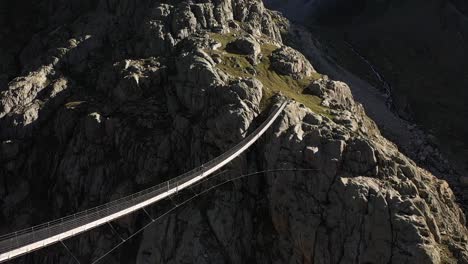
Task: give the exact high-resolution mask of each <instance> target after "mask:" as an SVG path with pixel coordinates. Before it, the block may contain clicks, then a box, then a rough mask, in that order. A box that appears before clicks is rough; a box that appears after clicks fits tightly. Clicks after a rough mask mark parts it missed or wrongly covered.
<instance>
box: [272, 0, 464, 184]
mask: <svg viewBox="0 0 468 264" xmlns="http://www.w3.org/2000/svg"><path fill="white" fill-rule="evenodd" d="M265 2H266V3H268V5H269V6H271V7H272V8H275V9H278V10H280V11H282V12H283V14H285V15H287V16H288V17H289V18H291V19H293V20H296V21H299V22H300V23H303V24H304V25H305V26H307V27H311V28H313V29H312V30H313V31H314V32H315V35H316V37H318V36H320V38H321V41H322V43H323V44H324V45H325V46H326V49H327V50H328V52H329V53H330V56H332V57H334V59H335V61H336V62H337V63H338V64H340V65H342V66H344V67H345V68H347V69H348V70H349V71H351V72H353V73H354V74H356V75H357V76H359V77H360V78H362V79H364V80H366V81H368V82H370V83H371V84H372V85H374V86H375V87H376V88H377V89H382V90H384V89H385V90H391V98H392V103H393V106H394V110H395V112H396V113H397V114H398V115H399V116H401V117H403V118H404V119H406V120H410V121H411V122H415V123H417V124H418V125H419V126H421V127H422V128H423V129H424V130H425V131H426V133H428V134H431V138H432V140H431V141H432V144H431V145H432V146H431V148H433V147H434V146H437V147H438V148H440V149H441V150H442V152H443V153H444V155H445V156H446V157H447V158H448V159H449V160H450V161H451V163H452V164H453V165H455V167H456V168H457V170H458V171H459V172H461V173H462V174H466V173H467V171H468V170H467V168H468V167H467V164H468V163H467V162H468V160H467V159H466V157H468V155H467V150H468V147H467V146H468V144H467V141H466V135H467V133H468V130H467V128H468V127H467V126H466V121H465V120H466V118H465V116H466V115H467V113H468V108H467V107H466V104H465V103H464V101H465V99H466V98H468V94H467V89H466V87H467V85H468V79H467V75H466V74H465V72H466V70H467V69H468V65H467V63H466V62H467V54H468V53H467V52H466V46H467V39H468V12H467V10H468V5H467V3H466V1H458V0H456V1H455V0H440V1H439V0H435V1H420V0H411V1H405V2H401V1H391V0H389V1H374V0H369V1H366V0H363V1H336V0H325V1H318V0H311V1H307V3H308V5H306V6H305V8H308V10H307V11H306V10H304V9H300V8H297V7H298V6H300V5H294V4H292V3H291V1H275V0H267V1H265ZM350 5H352V6H353V8H349V7H350ZM376 71H377V74H376ZM382 78H383V80H382ZM423 152H424V151H421V154H420V155H421V156H424V157H425V156H427V155H425V154H424V153H423ZM429 152H430V151H429ZM464 182H466V179H462V180H461V184H462V185H464V186H466V184H465V183H464Z"/></svg>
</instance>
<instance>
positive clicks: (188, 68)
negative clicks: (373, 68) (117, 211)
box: [0, 0, 468, 263]
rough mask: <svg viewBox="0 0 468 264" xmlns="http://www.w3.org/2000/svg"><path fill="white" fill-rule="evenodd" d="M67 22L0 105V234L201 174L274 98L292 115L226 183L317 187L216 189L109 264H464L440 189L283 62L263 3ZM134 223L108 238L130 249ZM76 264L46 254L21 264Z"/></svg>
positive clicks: (327, 92)
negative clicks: (123, 239)
mask: <svg viewBox="0 0 468 264" xmlns="http://www.w3.org/2000/svg"><path fill="white" fill-rule="evenodd" d="M43 3H48V1H44V2H43ZM56 4H57V6H61V7H62V8H58V9H57V10H61V9H62V10H63V9H65V10H67V8H68V7H69V6H70V5H69V4H63V3H62V4H60V2H57V3H56ZM52 10H54V9H52ZM80 12H81V11H80ZM59 13H60V11H57V14H56V15H58V14H59ZM52 17H54V16H53V15H52ZM76 17H77V18H76V19H75V20H72V21H70V22H68V23H65V24H64V25H62V26H60V27H58V28H56V27H55V26H51V27H50V28H49V27H47V26H45V27H43V29H42V30H41V31H39V32H37V33H36V34H34V36H33V37H32V39H31V40H30V41H29V43H28V44H27V45H26V46H25V47H24V48H22V49H21V55H20V57H21V67H20V68H21V71H20V72H21V73H19V74H18V75H17V76H16V77H15V78H12V80H11V81H9V83H8V85H6V86H5V87H2V88H1V89H0V91H1V94H0V102H1V103H0V128H1V129H0V140H1V145H0V153H1V156H0V157H1V158H0V162H1V163H0V164H1V166H0V179H1V180H0V182H2V184H1V185H0V197H1V199H0V201H1V202H0V231H1V232H2V233H6V232H8V231H11V230H15V229H18V228H21V227H27V226H30V225H32V224H37V223H40V222H42V221H44V220H51V219H53V218H55V217H59V216H63V215H66V214H69V213H72V212H76V211H80V210H83V209H86V208H89V207H91V206H94V205H98V204H101V203H104V202H106V201H109V200H112V199H114V198H116V197H121V196H123V195H126V194H129V193H133V192H135V191H137V190H140V189H142V188H144V187H146V186H150V185H153V184H156V183H159V182H161V181H164V180H167V179H169V178H171V177H175V176H177V175H178V174H180V173H182V172H184V171H186V170H188V169H191V168H193V167H196V166H198V165H199V164H201V163H203V162H206V161H208V160H210V159H211V158H213V157H214V156H216V155H219V154H221V153H223V152H224V151H226V150H227V149H229V147H230V146H232V145H234V144H236V143H237V142H239V141H240V140H241V139H242V138H243V137H245V135H246V133H248V132H249V131H250V130H251V129H252V128H253V127H255V124H256V123H258V122H259V119H261V117H262V116H261V114H262V113H264V112H266V111H267V110H268V108H269V107H270V106H271V105H272V104H274V103H275V102H276V101H275V96H274V95H275V94H276V93H282V94H283V95H285V96H288V97H290V98H292V99H294V100H295V101H296V102H293V103H290V104H289V105H288V106H287V108H286V110H285V112H284V114H282V116H281V117H280V121H279V122H277V123H276V124H275V125H274V126H273V127H272V128H271V130H269V131H268V132H267V135H266V136H265V137H264V138H263V139H262V140H261V141H260V142H258V144H256V146H255V148H254V149H252V150H251V151H250V152H249V153H248V154H247V155H245V156H243V157H241V158H240V159H238V160H236V161H235V162H234V163H233V164H230V165H229V167H228V169H229V171H228V172H227V176H237V175H240V174H244V173H246V172H250V171H261V170H274V169H295V168H296V169H310V170H311V171H289V172H274V173H265V174H264V175H261V176H256V177H250V178H247V179H245V180H242V181H237V182H233V183H232V184H230V185H228V186H225V187H223V188H221V189H217V190H216V191H214V192H212V193H210V194H209V195H208V196H207V197H205V198H201V199H200V200H197V201H196V202H194V203H193V204H191V205H190V206H187V207H182V208H180V209H179V210H177V211H176V212H175V213H172V214H170V215H168V216H166V217H164V218H162V219H161V220H160V221H159V222H158V223H156V224H155V225H153V226H152V227H151V228H148V229H147V230H145V232H144V233H143V235H142V236H140V237H136V238H135V239H133V240H132V241H130V243H128V244H127V245H126V246H125V247H123V248H122V249H121V250H120V251H118V252H117V253H115V254H113V255H110V256H109V257H108V258H107V260H106V261H108V262H109V263H155V262H157V263H160V262H162V263H193V262H196V263H245V262H254V263H297V262H301V263H338V262H342V263H365V262H372V263H384V262H385V263H456V262H457V261H458V262H459V263H465V262H468V248H467V230H466V227H465V217H464V215H463V213H462V211H461V209H460V208H459V206H458V205H457V204H456V203H455V197H454V195H453V193H452V191H451V190H450V188H449V186H448V185H447V183H446V182H444V181H441V180H438V179H437V178H435V177H434V176H433V175H431V174H430V173H429V172H427V171H425V170H424V169H421V168H419V167H418V166H417V165H416V164H415V163H414V162H413V161H411V160H410V159H408V158H407V157H405V156H404V155H403V154H401V153H400V152H399V151H398V148H397V147H396V145H394V144H393V143H391V142H389V141H388V140H386V139H385V138H384V137H382V136H381V134H380V132H379V129H378V127H377V126H376V125H375V123H374V122H373V121H372V120H370V119H369V118H368V117H367V116H366V114H365V111H364V108H363V107H362V106H361V105H360V104H358V103H356V102H355V101H354V99H353V95H352V93H351V90H350V89H349V87H348V86H347V85H346V84H345V83H343V82H339V81H333V80H331V79H329V78H328V77H326V76H323V75H320V74H319V73H317V72H316V70H315V67H314V61H310V62H309V61H308V60H307V59H306V57H305V56H304V55H302V54H301V53H300V52H298V51H297V50H294V49H293V48H291V47H288V46H286V45H285V44H284V43H283V38H284V34H285V32H281V26H280V25H279V23H280V22H281V21H282V20H284V18H282V17H280V16H279V15H278V14H277V13H274V12H271V11H269V10H268V9H266V8H265V7H264V6H263V3H262V2H261V1H256V0H242V1H229V0H219V1H218V0H217V1H203V2H202V1H139V2H138V3H137V2H135V1H130V0H119V1H99V3H97V4H96V5H95V6H93V7H90V9H89V10H87V11H83V12H82V13H80V14H77V16H76ZM51 21H53V19H51ZM46 24H47V23H46ZM157 209H159V208H153V210H151V213H153V214H160V213H161V212H160V211H158V210H157ZM144 221H145V217H144V216H141V215H133V216H129V217H127V218H125V219H123V220H121V221H117V222H116V223H114V224H115V226H116V229H117V231H118V232H120V234H121V235H129V234H131V233H132V232H133V231H134V230H136V228H137V227H139V226H141V225H142V224H143V223H144ZM67 242H68V243H69V247H70V249H71V250H72V251H73V252H74V253H75V254H76V255H77V256H79V258H80V259H81V260H82V261H85V262H89V261H90V260H92V259H96V258H97V257H99V256H101V255H102V254H103V253H104V252H105V251H106V250H108V249H110V248H111V247H112V246H113V245H114V244H115V242H116V241H115V235H114V234H112V233H111V232H109V230H106V229H98V230H96V231H93V232H91V233H90V234H88V235H82V236H79V237H77V238H74V239H72V240H71V241H67ZM72 261H73V260H72V259H71V258H70V256H69V255H67V254H66V252H64V251H63V250H61V249H60V248H59V247H58V246H57V247H54V248H50V249H49V250H43V251H39V252H36V253H33V254H30V255H28V256H26V257H24V258H21V259H18V261H17V262H18V263H31V262H34V263H68V262H70V263H71V262H72Z"/></svg>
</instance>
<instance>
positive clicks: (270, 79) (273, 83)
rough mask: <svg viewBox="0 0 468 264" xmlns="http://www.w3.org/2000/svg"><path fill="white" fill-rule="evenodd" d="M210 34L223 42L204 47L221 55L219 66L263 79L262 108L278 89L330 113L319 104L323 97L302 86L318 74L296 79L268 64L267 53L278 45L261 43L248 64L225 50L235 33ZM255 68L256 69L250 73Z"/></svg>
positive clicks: (315, 108) (314, 107)
mask: <svg viewBox="0 0 468 264" xmlns="http://www.w3.org/2000/svg"><path fill="white" fill-rule="evenodd" d="M210 35H211V37H212V38H213V39H214V40H216V41H218V42H220V43H221V45H222V47H221V48H219V49H218V50H209V51H207V52H208V53H210V54H211V55H214V54H217V55H218V56H220V58H221V60H222V62H221V63H219V64H218V65H217V66H218V68H219V69H221V70H222V71H224V72H225V73H227V74H229V75H231V76H233V77H241V78H250V77H254V78H257V79H258V80H259V81H260V82H262V84H263V98H262V102H261V107H262V108H266V107H267V106H268V105H269V104H270V101H271V100H270V99H271V97H272V96H273V95H274V94H276V93H278V92H281V93H282V94H283V95H284V96H287V97H289V98H291V99H294V100H295V101H297V102H300V103H302V104H304V105H305V106H306V107H308V108H310V109H311V110H313V111H314V112H316V113H319V114H322V115H325V116H328V117H330V114H329V113H328V111H327V108H325V107H323V106H321V102H322V99H320V98H319V97H317V96H313V95H309V94H305V93H304V89H305V88H306V87H307V86H308V85H309V84H310V83H311V82H313V81H314V80H317V79H319V78H321V75H320V74H318V73H314V74H313V75H312V76H310V77H307V78H303V79H300V80H295V79H294V78H292V77H291V76H288V75H281V74H278V73H277V72H276V71H274V70H273V69H272V68H271V62H270V55H271V54H272V53H273V51H275V50H276V49H278V47H277V46H276V45H274V44H271V43H264V44H262V45H261V48H262V58H261V60H260V61H259V62H258V63H257V65H251V64H250V63H249V61H248V60H247V58H246V56H244V55H239V54H234V53H229V52H227V51H226V45H227V44H228V43H229V42H231V41H233V40H234V39H235V33H230V34H223V35H222V34H215V33H211V34H210ZM254 71H255V72H256V73H253V72H254Z"/></svg>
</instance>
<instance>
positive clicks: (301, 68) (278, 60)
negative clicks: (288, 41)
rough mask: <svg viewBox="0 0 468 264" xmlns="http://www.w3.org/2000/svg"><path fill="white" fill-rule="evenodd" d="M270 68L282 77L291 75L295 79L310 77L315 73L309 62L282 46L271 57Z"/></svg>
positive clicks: (293, 50) (296, 52)
mask: <svg viewBox="0 0 468 264" xmlns="http://www.w3.org/2000/svg"><path fill="white" fill-rule="evenodd" d="M270 60H271V66H272V67H273V69H274V70H275V71H276V72H278V73H279V74H282V75H291V76H293V77H294V78H295V79H302V78H306V77H310V76H311V75H312V73H314V72H315V70H314V68H313V67H312V65H311V64H310V62H309V61H308V60H307V59H306V58H305V57H304V55H302V54H301V53H300V52H298V51H297V50H295V49H292V48H290V47H287V46H283V47H281V48H279V49H277V50H275V51H274V52H273V53H272V54H271V56H270Z"/></svg>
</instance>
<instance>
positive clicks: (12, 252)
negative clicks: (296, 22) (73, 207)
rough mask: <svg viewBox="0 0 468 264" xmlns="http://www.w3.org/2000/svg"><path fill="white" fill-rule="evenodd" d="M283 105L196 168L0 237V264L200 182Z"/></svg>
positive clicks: (241, 149) (240, 149)
mask: <svg viewBox="0 0 468 264" xmlns="http://www.w3.org/2000/svg"><path fill="white" fill-rule="evenodd" d="M286 104H287V101H283V102H282V103H281V104H280V105H276V106H275V108H274V109H273V110H272V112H271V114H270V115H269V117H268V118H267V119H266V120H265V121H264V122H263V123H262V125H261V126H260V127H258V128H257V129H256V130H255V131H254V132H253V133H252V134H250V135H249V136H247V137H246V138H245V139H244V140H242V141H241V142H240V143H239V144H237V145H236V146H234V147H233V148H231V149H230V150H228V151H227V152H225V153H223V154H222V155H220V156H218V157H216V158H215V159H213V160H211V161H209V162H207V163H205V164H203V165H202V166H200V167H198V168H195V169H193V170H191V171H189V172H186V173H184V174H182V175H180V176H178V177H176V178H174V179H171V180H169V181H166V182H163V183H161V184H158V185H156V186H153V187H151V188H149V189H146V190H143V191H140V192H138V193H134V194H132V195H130V196H127V197H124V198H121V199H118V200H115V201H112V202H109V203H107V204H104V205H101V206H98V207H95V208H92V209H89V210H86V211H83V212H80V213H77V214H74V215H70V216H67V217H64V218H60V219H57V220H54V221H52V222H48V223H45V224H42V225H39V226H35V227H32V228H28V229H25V230H21V231H18V232H15V233H11V234H8V235H4V236H1V237H0V263H2V262H5V261H7V260H11V259H13V258H15V257H18V256H21V255H24V254H27V253H29V252H32V251H35V250H38V249H41V248H44V247H47V246H49V245H52V244H54V243H57V242H60V241H63V240H65V239H67V238H70V237H72V236H75V235H77V234H80V233H83V232H86V231H88V230H91V229H93V228H96V227H98V226H100V225H103V224H106V223H108V222H110V221H113V220H115V219H118V218H120V217H122V216H125V215H127V214H130V213H133V212H135V211H137V210H140V209H143V208H145V207H146V206H148V205H151V204H153V203H155V202H157V201H160V200H162V199H164V198H167V197H170V196H171V195H172V194H175V193H177V192H178V191H180V190H183V189H185V188H187V187H189V186H191V185H193V184H195V183H197V182H199V181H201V180H202V179H204V178H206V177H208V176H209V175H210V174H212V173H213V172H215V171H217V170H218V169H220V168H222V167H223V166H224V165H226V164H227V163H229V162H230V161H232V160H233V159H235V158H236V157H237V156H239V155H240V154H242V153H243V152H244V151H245V150H246V149H248V148H249V147H250V146H251V145H252V144H254V143H255V142H256V141H257V139H259V138H260V137H261V136H262V135H263V133H265V131H266V130H268V128H270V126H271V125H272V124H273V122H274V121H275V120H276V119H277V117H278V116H279V115H280V113H281V112H282V111H283V109H284V108H285V106H286Z"/></svg>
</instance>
